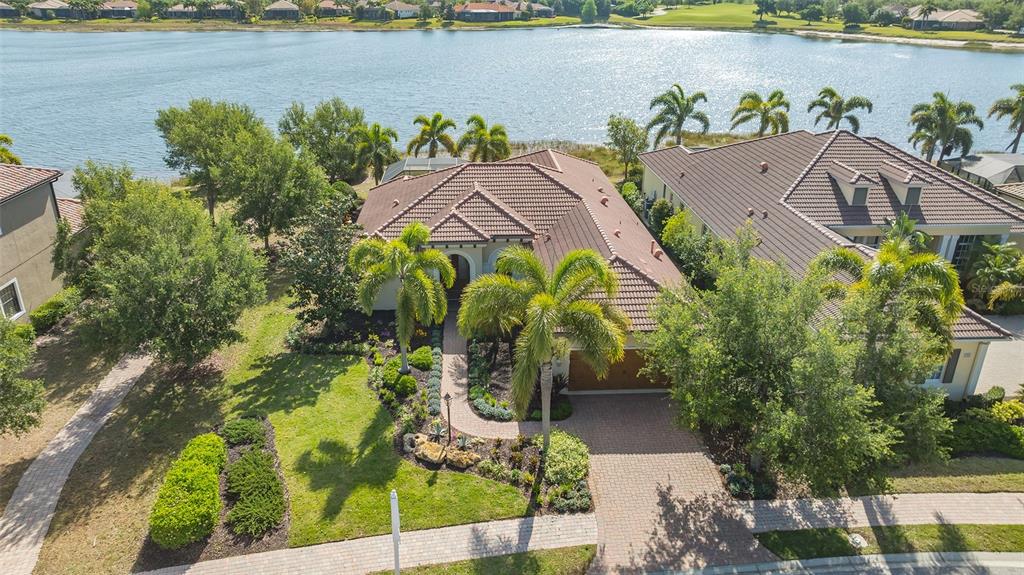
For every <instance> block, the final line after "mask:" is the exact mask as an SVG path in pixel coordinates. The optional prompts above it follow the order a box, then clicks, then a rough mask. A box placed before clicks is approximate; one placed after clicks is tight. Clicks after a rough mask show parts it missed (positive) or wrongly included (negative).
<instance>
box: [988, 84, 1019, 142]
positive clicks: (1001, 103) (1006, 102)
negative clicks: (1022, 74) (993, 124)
mask: <svg viewBox="0 0 1024 575" xmlns="http://www.w3.org/2000/svg"><path fill="white" fill-rule="evenodd" d="M1010 89H1011V90H1013V91H1015V92H1017V93H1016V94H1014V95H1013V96H1010V97H1009V98H1000V99H998V100H996V101H995V103H993V104H992V107H991V108H989V109H988V117H989V118H991V117H992V116H995V117H996V119H997V120H1002V119H1003V117H1004V116H1009V117H1010V126H1009V128H1010V131H1011V132H1015V133H1016V135H1015V136H1014V137H1013V141H1012V142H1010V145H1008V146H1006V149H1007V150H1010V151H1011V152H1013V153H1014V154H1016V153H1017V148H1018V147H1019V146H1020V139H1021V136H1024V84H1014V85H1012V86H1010Z"/></svg>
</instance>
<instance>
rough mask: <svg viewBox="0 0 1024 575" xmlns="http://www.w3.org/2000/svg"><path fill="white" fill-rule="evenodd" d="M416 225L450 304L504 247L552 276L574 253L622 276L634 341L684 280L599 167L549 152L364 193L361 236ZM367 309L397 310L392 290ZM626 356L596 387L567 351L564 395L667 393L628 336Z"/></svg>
mask: <svg viewBox="0 0 1024 575" xmlns="http://www.w3.org/2000/svg"><path fill="white" fill-rule="evenodd" d="M416 221H419V222H423V223H424V224H426V225H427V227H429V228H430V230H431V245H432V247H435V248H437V249H439V250H441V251H442V252H444V253H445V254H447V255H448V257H449V258H451V261H452V265H453V267H454V268H455V270H456V280H455V284H454V285H453V286H452V288H451V289H450V290H449V296H450V297H451V298H453V299H454V298H457V297H458V296H459V294H460V293H461V290H462V288H464V287H465V286H466V285H467V284H468V283H469V282H470V281H471V280H473V279H474V278H476V277H477V276H479V275H480V274H483V273H488V272H492V271H494V266H495V262H496V261H497V259H498V256H499V254H501V251H502V250H504V249H505V248H507V247H508V246H511V245H523V246H528V247H530V248H531V249H533V250H534V251H535V252H536V253H537V255H538V256H539V257H540V259H541V261H543V262H544V264H545V265H546V266H547V267H548V268H549V269H550V268H552V267H553V266H554V265H555V264H556V263H557V262H558V261H559V260H561V258H562V257H563V256H564V255H565V254H567V253H568V252H569V251H571V250H574V249H578V248H590V249H593V250H595V251H597V252H598V253H600V254H601V255H602V256H603V257H605V258H607V259H608V262H609V263H610V264H611V267H612V269H614V270H615V271H616V273H617V274H618V276H619V294H618V295H617V296H616V298H615V300H614V303H616V304H617V305H618V306H619V307H620V308H621V309H622V310H623V312H624V313H625V314H626V315H627V316H628V317H629V319H630V321H631V323H632V329H633V332H634V334H635V333H637V332H645V331H650V330H651V329H653V327H654V321H653V320H652V318H651V317H650V315H649V307H650V304H651V303H652V302H653V301H654V299H655V298H656V297H657V295H658V294H659V292H660V291H661V289H662V288H663V287H668V286H673V285H678V284H679V283H681V282H682V281H683V279H682V276H681V275H680V274H679V271H678V270H677V269H676V267H675V265H674V264H673V263H672V262H671V261H670V260H669V258H668V256H666V255H665V254H664V253H663V251H662V250H661V248H659V247H658V244H657V242H656V241H655V240H654V238H653V237H651V234H650V232H648V231H647V227H646V226H644V224H643V222H641V221H640V219H639V218H638V217H637V216H636V214H635V213H634V212H633V210H632V209H631V208H630V207H629V205H628V204H626V201H625V200H623V199H622V197H621V196H620V195H619V194H617V193H615V188H614V187H613V186H612V184H611V182H609V181H608V178H607V177H606V176H605V175H604V173H603V172H602V171H601V168H600V167H598V166H597V165H596V164H593V163H591V162H587V161H585V160H581V159H579V158H575V157H573V156H570V155H567V154H563V153H561V152H556V151H553V150H543V151H539V152H533V153H530V154H525V155H522V156H517V157H515V158H510V159H508V160H503V161H501V162H492V163H472V162H467V163H460V164H458V165H455V166H452V167H449V168H445V169H443V170H438V171H434V172H429V173H427V174H424V175H422V176H417V177H414V178H397V179H393V180H391V181H389V182H388V183H386V184H382V185H380V186H377V187H376V188H374V189H372V190H370V192H369V195H368V198H367V200H366V203H365V204H364V205H363V209H362V211H361V212H360V214H359V220H358V222H359V223H360V224H361V225H362V226H363V228H364V230H365V231H366V233H367V234H369V235H371V236H377V237H381V238H384V239H389V240H390V239H393V238H395V237H397V236H398V235H399V234H400V233H401V231H402V229H403V228H404V227H405V226H406V225H407V224H409V223H410V222H416ZM374 307H375V309H380V310H390V309H395V301H394V290H393V289H389V288H388V287H387V286H385V288H384V289H383V290H382V291H381V296H380V297H379V298H378V300H377V302H376V304H375V306H374ZM627 348H628V349H627V351H626V357H625V359H624V360H623V361H622V362H620V363H618V364H616V365H614V366H612V368H611V371H610V373H609V374H608V377H607V378H606V379H603V380H599V379H597V377H596V376H595V375H594V373H593V371H592V370H590V368H589V366H588V365H587V364H586V362H584V361H581V360H580V359H579V352H577V351H574V350H573V351H570V353H569V355H568V357H567V358H565V359H564V360H561V361H558V362H556V366H555V370H556V373H559V374H563V375H567V376H568V381H569V391H570V392H571V393H575V392H593V391H610V390H623V389H633V390H636V389H643V388H647V389H658V388H662V387H664V385H665V383H664V382H663V381H656V380H651V379H648V378H647V377H644V376H641V375H638V373H637V372H638V370H639V368H640V367H641V366H642V365H643V355H642V353H641V351H640V350H639V349H638V342H637V341H636V339H635V338H634V337H632V336H631V337H630V338H629V340H628V342H627Z"/></svg>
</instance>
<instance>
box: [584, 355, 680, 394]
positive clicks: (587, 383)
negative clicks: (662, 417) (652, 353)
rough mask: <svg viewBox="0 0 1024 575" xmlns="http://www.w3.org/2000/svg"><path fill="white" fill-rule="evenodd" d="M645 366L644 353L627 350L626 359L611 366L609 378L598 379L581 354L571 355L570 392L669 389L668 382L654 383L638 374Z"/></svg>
mask: <svg viewBox="0 0 1024 575" xmlns="http://www.w3.org/2000/svg"><path fill="white" fill-rule="evenodd" d="M643 366H644V357H643V353H642V352H641V351H639V350H636V349H627V350H626V357H624V358H623V359H622V361H620V362H619V363H616V364H615V365H613V366H611V368H609V370H608V376H607V377H605V378H604V379H598V378H597V375H596V374H595V373H594V370H592V369H590V365H589V364H588V363H587V362H586V361H584V359H583V358H582V357H580V355H579V352H576V351H573V352H570V353H569V391H599V390H612V389H661V388H665V387H668V381H667V380H665V379H659V380H658V381H652V380H651V379H649V378H648V377H646V376H644V375H638V374H637V372H639V371H640V368H642V367H643Z"/></svg>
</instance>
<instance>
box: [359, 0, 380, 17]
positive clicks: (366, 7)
mask: <svg viewBox="0 0 1024 575" xmlns="http://www.w3.org/2000/svg"><path fill="white" fill-rule="evenodd" d="M355 16H356V18H360V19H363V20H383V19H384V17H385V16H387V12H386V11H385V10H384V7H383V6H377V5H376V4H370V3H369V2H368V1H367V0H359V2H357V3H356V9H355Z"/></svg>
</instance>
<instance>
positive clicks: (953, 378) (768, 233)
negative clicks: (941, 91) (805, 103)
mask: <svg viewBox="0 0 1024 575" xmlns="http://www.w3.org/2000/svg"><path fill="white" fill-rule="evenodd" d="M640 160H641V162H642V163H643V164H644V178H643V191H644V193H645V194H646V195H647V198H648V201H649V202H651V201H653V200H654V199H656V198H665V199H667V200H669V201H671V202H672V203H673V204H674V205H675V206H676V207H687V208H689V209H690V210H691V211H692V212H693V213H694V215H695V216H696V217H697V218H698V219H699V220H700V221H701V222H702V224H703V226H704V230H705V231H707V232H710V233H714V234H715V235H716V236H719V237H731V236H732V235H733V234H734V233H735V231H736V230H737V229H739V228H740V227H741V226H743V225H744V224H745V223H746V222H747V221H750V222H751V223H752V225H753V226H754V229H756V230H757V232H758V234H759V235H760V237H761V240H762V243H761V244H760V245H759V246H758V247H757V248H756V249H755V253H756V255H758V256H759V257H763V258H768V259H774V260H780V261H784V262H785V263H786V264H787V265H788V266H789V268H790V269H791V270H793V271H794V272H795V273H803V272H804V271H805V270H806V269H807V266H808V264H809V263H810V262H811V260H812V259H814V257H815V256H817V255H818V254H819V253H821V252H823V251H825V250H828V249H831V248H835V247H848V248H851V249H853V250H854V251H855V253H857V254H859V255H860V256H861V257H862V258H864V259H865V260H868V259H870V258H871V257H873V255H874V248H875V247H877V246H878V244H879V241H880V240H881V237H882V235H883V233H884V231H883V229H884V227H885V225H886V223H887V222H888V221H891V219H892V218H894V217H896V216H898V215H899V214H900V213H902V212H906V213H907V214H908V215H909V216H910V217H911V218H913V219H915V220H917V228H918V229H920V230H922V231H924V232H926V233H928V234H929V235H930V236H932V241H931V244H930V246H929V247H930V248H931V249H932V250H934V251H935V252H937V253H939V254H941V255H942V256H943V257H945V258H946V259H947V260H950V261H951V262H952V263H953V264H954V265H956V266H958V267H960V268H962V267H963V266H964V264H965V263H966V262H967V256H968V255H969V254H970V251H971V250H972V249H973V247H974V246H976V245H978V243H980V242H981V241H982V240H985V241H990V242H997V243H1005V242H1007V241H1017V242H1018V244H1019V243H1020V239H1021V238H1022V237H1024V236H1022V234H1024V210H1022V209H1020V208H1019V207H1017V206H1015V205H1013V204H1010V203H1008V202H1006V201H1003V200H1001V199H1000V198H998V197H995V196H993V195H992V194H990V193H988V192H986V191H984V190H982V189H980V188H977V187H975V186H973V185H971V184H970V183H968V182H965V181H963V180H961V179H959V178H957V177H956V176H954V175H952V174H950V173H948V172H946V171H945V170H942V169H940V168H937V167H935V166H933V165H931V164H929V163H927V162H925V161H924V160H921V159H919V158H917V157H916V156H912V155H910V154H908V153H906V152H904V151H902V150H900V149H899V148H897V147H895V146H893V145H891V144H888V143H886V142H884V141H882V140H879V139H877V138H863V137H860V136H857V135H856V134H853V133H851V132H848V131H845V130H839V131H834V132H823V133H820V134H814V133H811V132H807V131H802V130H801V131H796V132H789V133H786V134H781V135H778V136H771V137H766V138H759V139H755V140H750V141H746V142H738V143H735V144H729V145H726V146H720V147H717V148H710V149H706V150H701V151H693V150H688V149H686V148H684V147H676V148H668V149H664V150H658V151H655V152H647V153H645V154H642V155H641V156H640ZM953 332H954V338H955V339H954V342H953V343H954V350H953V353H952V355H951V356H950V358H949V360H948V362H947V364H946V365H944V366H941V367H940V368H938V369H937V370H936V373H935V374H934V377H932V378H930V379H929V380H928V382H926V383H927V384H928V385H932V386H937V387H941V388H942V389H944V390H945V391H946V392H947V393H948V394H949V395H950V396H951V397H953V398H960V397H962V396H963V395H965V394H970V393H972V392H973V391H974V389H975V386H976V384H977V381H978V375H979V374H980V372H981V366H982V363H983V362H984V358H985V354H986V352H987V349H988V343H989V342H991V341H996V340H1002V339H1005V338H1006V337H1008V333H1007V332H1006V331H1005V330H1003V329H1002V328H1000V327H999V326H997V325H995V324H993V323H991V322H989V321H988V320H986V319H984V318H982V317H981V316H979V315H978V314H976V313H974V312H972V311H970V310H967V309H965V310H964V314H963V315H962V316H960V318H959V319H958V320H957V321H956V324H955V325H954V329H953Z"/></svg>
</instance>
